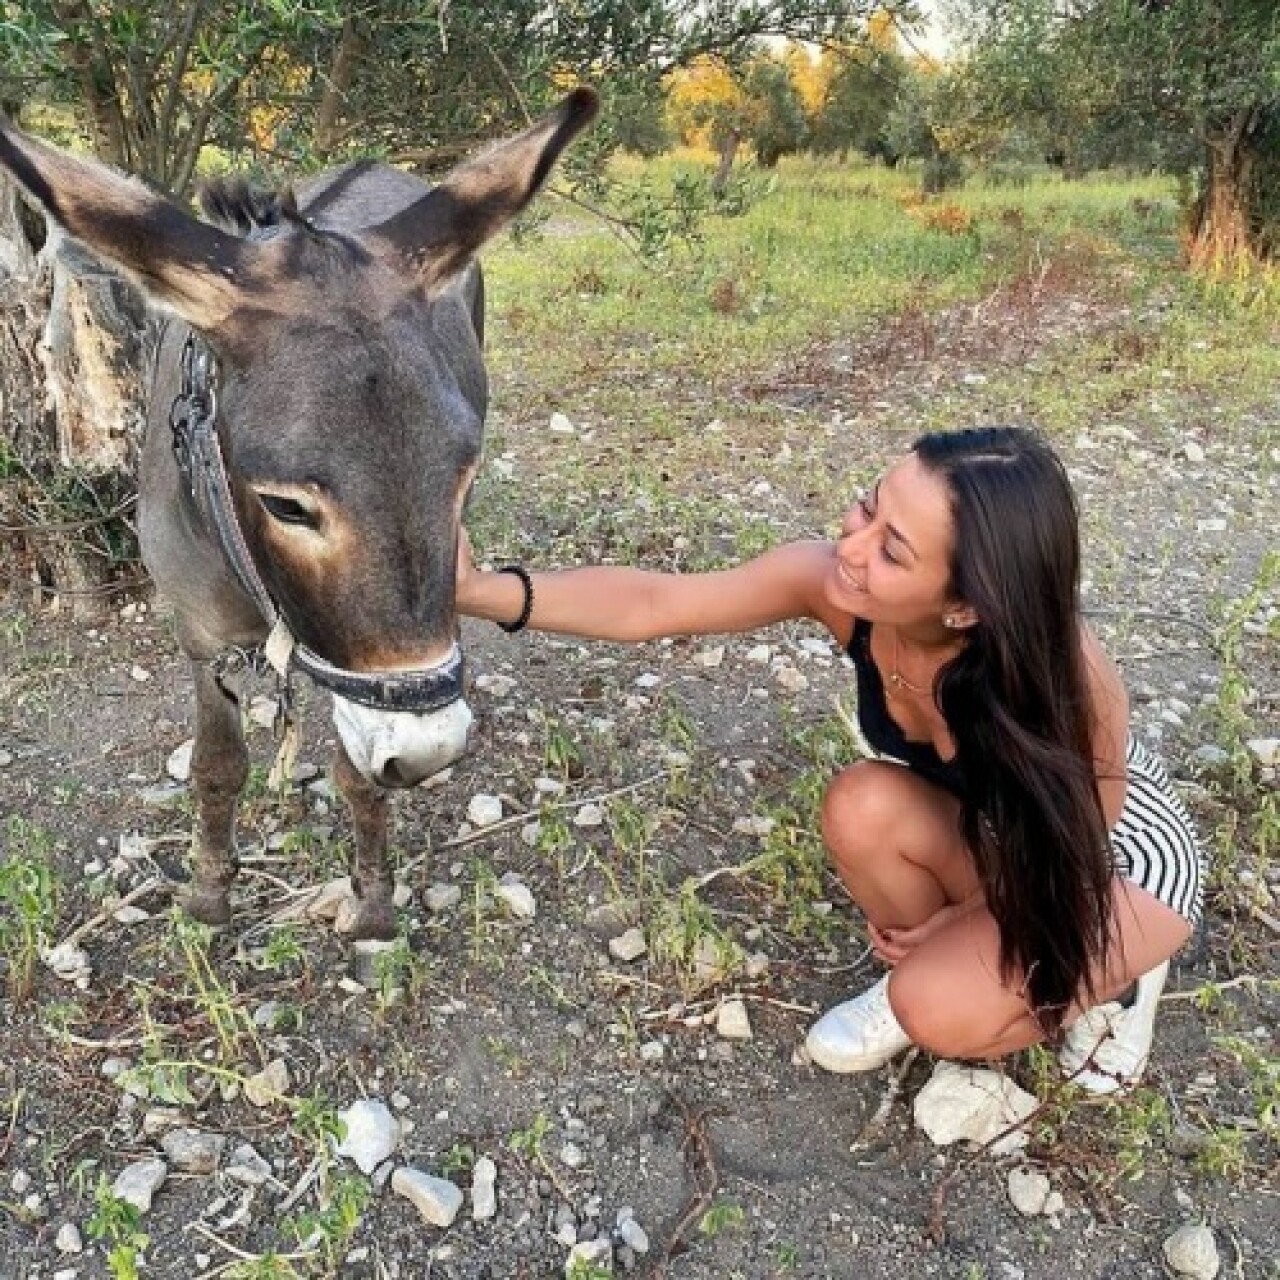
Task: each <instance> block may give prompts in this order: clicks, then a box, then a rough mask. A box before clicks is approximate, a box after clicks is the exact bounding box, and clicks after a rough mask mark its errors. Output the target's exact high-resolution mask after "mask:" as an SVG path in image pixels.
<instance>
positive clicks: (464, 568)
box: [454, 525, 480, 614]
mask: <svg viewBox="0 0 1280 1280" xmlns="http://www.w3.org/2000/svg"><path fill="white" fill-rule="evenodd" d="M479 576H480V571H479V570H478V569H477V568H476V564H475V560H474V558H473V556H472V551H471V539H470V538H469V537H468V536H467V531H466V530H465V529H464V528H463V527H462V526H461V525H459V526H458V564H457V569H456V571H455V578H454V589H455V592H456V594H457V602H458V603H457V608H458V612H459V613H464V614H465V613H468V612H470V611H469V610H468V608H467V606H468V604H470V603H472V601H473V600H474V596H475V585H476V579H477V578H478V577H479Z"/></svg>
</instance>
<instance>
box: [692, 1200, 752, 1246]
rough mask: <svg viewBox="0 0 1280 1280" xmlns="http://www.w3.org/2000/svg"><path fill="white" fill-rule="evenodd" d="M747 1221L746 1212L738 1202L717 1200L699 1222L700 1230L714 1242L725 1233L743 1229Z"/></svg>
mask: <svg viewBox="0 0 1280 1280" xmlns="http://www.w3.org/2000/svg"><path fill="white" fill-rule="evenodd" d="M746 1220H747V1215H746V1212H745V1210H744V1209H743V1208H742V1206H741V1205H740V1204H738V1203H737V1201H736V1200H717V1201H716V1202H715V1203H714V1204H713V1205H712V1206H711V1207H710V1208H709V1209H708V1210H707V1211H706V1213H704V1214H703V1215H702V1217H701V1218H700V1219H699V1220H698V1230H699V1231H701V1232H702V1234H703V1235H704V1236H706V1237H707V1238H708V1239H709V1240H714V1239H715V1238H716V1236H718V1235H721V1234H722V1233H724V1232H725V1231H732V1230H735V1229H736V1228H738V1227H741V1226H742V1225H743V1223H745V1222H746Z"/></svg>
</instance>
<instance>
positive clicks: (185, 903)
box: [178, 881, 231, 929]
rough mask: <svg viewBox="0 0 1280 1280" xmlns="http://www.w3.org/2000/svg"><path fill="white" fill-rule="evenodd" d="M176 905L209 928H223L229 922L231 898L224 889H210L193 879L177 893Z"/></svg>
mask: <svg viewBox="0 0 1280 1280" xmlns="http://www.w3.org/2000/svg"><path fill="white" fill-rule="evenodd" d="M178 905H179V906H180V907H181V908H182V909H183V911H185V912H186V913H187V915H189V916H190V917H191V918H192V919H193V920H199V921H200V923H201V924H207V925H208V926H209V927H210V928H211V929H225V928H226V927H227V925H229V924H230V923H231V899H230V897H229V896H228V894H227V891H226V890H225V889H210V888H208V887H207V886H204V885H200V884H197V883H195V882H194V881H193V882H192V883H191V884H189V885H187V887H186V888H185V889H183V890H182V891H181V892H180V893H179V894H178Z"/></svg>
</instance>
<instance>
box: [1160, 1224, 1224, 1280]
mask: <svg viewBox="0 0 1280 1280" xmlns="http://www.w3.org/2000/svg"><path fill="white" fill-rule="evenodd" d="M1164 1260H1165V1262H1167V1263H1168V1264H1169V1270H1170V1271H1172V1272H1173V1273H1174V1275H1179V1276H1189V1277H1190V1278H1191V1280H1214V1277H1215V1276H1216V1275H1217V1274H1218V1270H1219V1268H1220V1267H1221V1266H1222V1263H1221V1260H1220V1259H1219V1257H1218V1245H1217V1242H1216V1241H1215V1240H1214V1238H1213V1232H1212V1231H1210V1230H1209V1228H1208V1227H1206V1226H1204V1225H1202V1224H1200V1223H1192V1222H1188V1223H1186V1224H1185V1225H1183V1226H1181V1227H1179V1228H1178V1229H1177V1231H1175V1232H1174V1233H1173V1235H1171V1236H1170V1237H1169V1238H1168V1239H1167V1240H1166V1241H1165V1242H1164Z"/></svg>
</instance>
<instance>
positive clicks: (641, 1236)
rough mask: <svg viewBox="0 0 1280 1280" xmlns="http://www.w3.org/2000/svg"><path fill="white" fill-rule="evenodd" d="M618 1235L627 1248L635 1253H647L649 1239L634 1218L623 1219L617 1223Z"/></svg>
mask: <svg viewBox="0 0 1280 1280" xmlns="http://www.w3.org/2000/svg"><path fill="white" fill-rule="evenodd" d="M618 1235H619V1236H620V1237H621V1239H622V1243H623V1244H625V1245H626V1246H627V1248H629V1249H632V1250H634V1251H635V1252H636V1253H648V1252H649V1237H648V1235H647V1234H646V1233H645V1229H644V1228H643V1227H642V1226H641V1225H640V1224H639V1223H638V1222H637V1221H636V1220H635V1219H634V1218H623V1220H622V1221H621V1222H620V1223H618Z"/></svg>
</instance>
